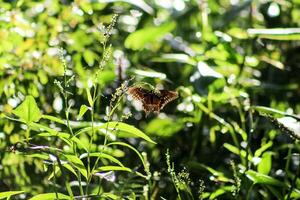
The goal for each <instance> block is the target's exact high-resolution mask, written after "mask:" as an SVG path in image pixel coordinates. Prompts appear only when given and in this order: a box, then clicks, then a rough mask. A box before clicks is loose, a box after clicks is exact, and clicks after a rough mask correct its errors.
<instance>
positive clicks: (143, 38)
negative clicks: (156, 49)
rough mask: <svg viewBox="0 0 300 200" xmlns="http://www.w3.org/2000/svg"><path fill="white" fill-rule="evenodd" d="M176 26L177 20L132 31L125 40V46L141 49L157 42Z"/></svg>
mask: <svg viewBox="0 0 300 200" xmlns="http://www.w3.org/2000/svg"><path fill="white" fill-rule="evenodd" d="M175 27H176V23H175V22H169V23H165V24H163V25H161V26H154V27H147V28H143V29H140V30H137V31H135V32H133V33H131V34H130V35H129V36H128V37H127V38H126V40H125V47H126V48H129V49H133V50H141V49H143V48H145V46H146V45H148V44H150V43H153V42H155V41H156V40H158V39H160V38H161V37H163V36H164V35H165V34H166V33H169V32H171V31H172V30H173V29H174V28H175Z"/></svg>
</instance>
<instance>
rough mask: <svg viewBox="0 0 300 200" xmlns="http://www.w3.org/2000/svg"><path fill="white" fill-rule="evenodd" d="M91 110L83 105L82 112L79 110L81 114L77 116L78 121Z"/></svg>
mask: <svg viewBox="0 0 300 200" xmlns="http://www.w3.org/2000/svg"><path fill="white" fill-rule="evenodd" d="M89 109H90V108H89V107H88V106H86V105H81V106H80V110H79V114H78V116H77V120H79V119H80V118H81V117H82V116H83V115H84V113H85V112H86V111H87V110H89Z"/></svg>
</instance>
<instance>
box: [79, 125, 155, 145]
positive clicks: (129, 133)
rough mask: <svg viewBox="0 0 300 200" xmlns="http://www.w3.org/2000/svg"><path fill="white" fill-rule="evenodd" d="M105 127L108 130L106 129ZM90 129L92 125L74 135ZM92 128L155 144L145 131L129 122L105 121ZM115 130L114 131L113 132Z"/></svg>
mask: <svg viewBox="0 0 300 200" xmlns="http://www.w3.org/2000/svg"><path fill="white" fill-rule="evenodd" d="M106 129H107V130H108V131H106ZM91 130H92V127H87V128H84V129H82V130H80V131H79V132H77V133H76V134H75V135H76V136H77V135H80V134H81V133H84V132H90V131H91ZM94 130H98V131H101V132H104V134H105V133H106V132H108V133H109V134H115V135H117V136H118V137H125V138H136V137H139V138H142V139H144V140H146V141H148V142H151V143H153V144H156V142H154V141H153V140H152V139H151V138H150V137H149V136H147V135H146V134H145V133H143V132H142V131H140V130H139V129H137V128H135V127H134V126H131V125H129V124H126V123H123V122H107V123H104V124H102V125H100V126H95V127H94ZM115 132H116V133H115Z"/></svg>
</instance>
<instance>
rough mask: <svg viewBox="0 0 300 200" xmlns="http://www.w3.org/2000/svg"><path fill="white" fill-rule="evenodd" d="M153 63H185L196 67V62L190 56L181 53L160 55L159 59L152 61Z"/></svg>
mask: <svg viewBox="0 0 300 200" xmlns="http://www.w3.org/2000/svg"><path fill="white" fill-rule="evenodd" d="M152 61H153V62H177V63H186V64H190V65H196V64H197V63H196V61H194V60H193V59H192V58H191V57H190V56H188V55H186V54H182V53H169V54H162V55H161V56H160V57H156V58H153V59H152Z"/></svg>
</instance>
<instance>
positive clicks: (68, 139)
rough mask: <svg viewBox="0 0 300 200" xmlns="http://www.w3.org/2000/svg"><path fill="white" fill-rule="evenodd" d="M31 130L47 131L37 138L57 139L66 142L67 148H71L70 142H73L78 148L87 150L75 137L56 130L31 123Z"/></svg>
mask: <svg viewBox="0 0 300 200" xmlns="http://www.w3.org/2000/svg"><path fill="white" fill-rule="evenodd" d="M32 128H35V129H38V130H39V131H47V132H46V133H40V134H38V136H42V137H49V136H52V137H58V138H60V139H61V140H63V141H64V142H66V143H67V144H68V145H69V146H72V143H71V141H73V142H75V143H76V144H77V145H78V146H79V147H80V148H83V149H84V150H85V151H88V150H87V147H86V146H85V145H84V144H83V143H82V142H81V141H80V140H79V139H78V138H77V137H76V136H71V135H70V134H68V133H62V132H58V131H56V130H53V129H51V128H49V127H47V126H44V125H41V124H37V123H32Z"/></svg>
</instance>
